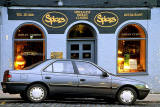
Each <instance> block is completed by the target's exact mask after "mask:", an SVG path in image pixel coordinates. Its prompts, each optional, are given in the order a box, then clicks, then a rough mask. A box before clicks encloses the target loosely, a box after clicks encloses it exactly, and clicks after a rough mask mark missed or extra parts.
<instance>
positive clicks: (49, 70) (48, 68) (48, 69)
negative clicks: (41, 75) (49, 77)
mask: <svg viewBox="0 0 160 107" xmlns="http://www.w3.org/2000/svg"><path fill="white" fill-rule="evenodd" d="M44 71H45V72H52V71H53V69H52V64H50V65H49V66H48V67H47V68H45V69H44Z"/></svg>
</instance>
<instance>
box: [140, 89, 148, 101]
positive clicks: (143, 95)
mask: <svg viewBox="0 0 160 107" xmlns="http://www.w3.org/2000/svg"><path fill="white" fill-rule="evenodd" d="M149 92H150V90H149V89H145V90H139V96H138V99H139V100H142V99H144V98H146V97H147V95H148V94H149Z"/></svg>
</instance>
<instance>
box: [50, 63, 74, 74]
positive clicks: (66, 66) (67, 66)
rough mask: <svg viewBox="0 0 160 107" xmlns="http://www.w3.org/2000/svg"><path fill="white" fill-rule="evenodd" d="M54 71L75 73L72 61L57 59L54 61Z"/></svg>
mask: <svg viewBox="0 0 160 107" xmlns="http://www.w3.org/2000/svg"><path fill="white" fill-rule="evenodd" d="M53 72H57V73H74V69H73V66H72V62H71V61H56V62H55V63H53Z"/></svg>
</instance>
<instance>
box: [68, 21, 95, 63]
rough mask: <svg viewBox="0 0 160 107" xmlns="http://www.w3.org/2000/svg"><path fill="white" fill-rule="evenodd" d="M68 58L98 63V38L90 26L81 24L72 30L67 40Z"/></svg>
mask: <svg viewBox="0 0 160 107" xmlns="http://www.w3.org/2000/svg"><path fill="white" fill-rule="evenodd" d="M67 58H68V59H79V60H86V61H91V62H94V63H96V37H95V31H94V29H93V28H92V27H91V26H90V25H88V24H84V23H80V24H76V25H74V26H73V27H72V28H71V29H70V31H69V34H68V38H67Z"/></svg>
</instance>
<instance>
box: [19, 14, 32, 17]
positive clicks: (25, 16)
mask: <svg viewBox="0 0 160 107" xmlns="http://www.w3.org/2000/svg"><path fill="white" fill-rule="evenodd" d="M16 16H25V17H26V16H34V13H16Z"/></svg>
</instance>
